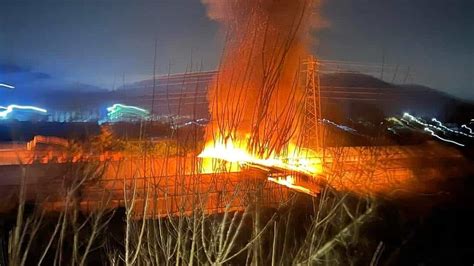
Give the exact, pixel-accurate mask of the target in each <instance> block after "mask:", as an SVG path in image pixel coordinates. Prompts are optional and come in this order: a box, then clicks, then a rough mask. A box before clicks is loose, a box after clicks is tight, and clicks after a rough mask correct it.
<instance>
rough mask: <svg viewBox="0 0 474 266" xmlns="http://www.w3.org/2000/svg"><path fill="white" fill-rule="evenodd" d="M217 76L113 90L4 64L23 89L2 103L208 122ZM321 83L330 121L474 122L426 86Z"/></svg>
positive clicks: (325, 77) (165, 79) (3, 70)
mask: <svg viewBox="0 0 474 266" xmlns="http://www.w3.org/2000/svg"><path fill="white" fill-rule="evenodd" d="M215 74H216V72H215V71H209V72H200V73H188V74H172V75H165V76H159V77H157V78H156V79H155V80H153V79H147V80H143V81H139V82H135V83H131V84H127V85H125V86H123V87H121V88H119V89H117V90H115V91H109V90H104V89H101V88H98V87H95V86H91V85H87V84H80V83H71V82H64V81H61V80H57V79H54V78H52V77H50V76H49V75H47V74H44V73H40V72H34V71H31V70H30V69H27V68H21V67H18V66H13V65H0V81H3V80H2V79H5V78H7V79H9V80H11V81H13V83H14V84H15V85H17V88H16V89H14V90H0V105H7V104H11V103H19V104H34V105H40V106H42V107H44V108H47V109H51V110H62V111H72V110H90V109H95V110H97V109H101V110H105V107H107V106H110V105H112V104H113V103H123V104H130V105H136V106H140V107H143V108H147V109H149V110H151V109H152V103H154V106H153V109H154V112H155V114H165V115H166V114H181V115H189V116H198V117H200V118H202V117H206V116H208V104H207V89H208V87H209V86H210V85H211V82H212V80H213V78H214V76H215ZM6 81H7V80H5V82H6ZM320 82H321V101H322V106H323V116H325V117H326V118H329V119H334V120H344V119H347V118H350V119H371V120H380V119H383V117H385V116H391V115H397V114H401V113H403V112H411V113H414V114H417V115H421V116H430V117H438V118H440V119H443V120H454V118H455V119H456V120H459V119H462V120H469V119H471V118H474V107H473V103H472V102H468V101H465V100H462V99H459V98H456V97H454V96H451V95H449V94H446V93H443V92H440V91H437V90H434V89H432V88H429V87H426V86H421V85H416V84H413V85H412V84H391V83H388V82H386V81H383V80H380V79H378V78H375V77H373V76H369V75H364V74H360V73H333V74H322V75H321V76H320ZM153 95H155V97H154V100H153Z"/></svg>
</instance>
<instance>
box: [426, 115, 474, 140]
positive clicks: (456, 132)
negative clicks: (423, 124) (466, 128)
mask: <svg viewBox="0 0 474 266" xmlns="http://www.w3.org/2000/svg"><path fill="white" fill-rule="evenodd" d="M431 121H433V122H435V123H437V124H438V125H439V126H440V127H441V128H444V129H446V130H447V131H449V132H452V133H454V134H459V135H463V136H466V137H469V138H474V136H473V135H470V134H466V133H464V132H460V131H456V130H452V129H450V128H448V127H447V126H445V125H443V123H441V121H439V120H438V119H436V118H433V119H431ZM461 127H462V126H461ZM471 134H472V133H471Z"/></svg>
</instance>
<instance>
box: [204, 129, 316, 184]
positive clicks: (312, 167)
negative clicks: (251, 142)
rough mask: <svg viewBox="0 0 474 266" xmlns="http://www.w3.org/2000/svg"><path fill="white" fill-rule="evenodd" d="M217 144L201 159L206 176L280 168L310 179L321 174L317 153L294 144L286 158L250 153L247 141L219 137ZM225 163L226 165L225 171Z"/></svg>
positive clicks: (209, 144) (209, 145)
mask: <svg viewBox="0 0 474 266" xmlns="http://www.w3.org/2000/svg"><path fill="white" fill-rule="evenodd" d="M215 140H216V141H208V142H207V143H206V146H205V148H204V150H203V151H202V152H201V154H199V155H198V157H199V158H203V163H202V172H203V173H215V172H221V171H231V172H238V171H240V170H241V167H242V166H245V165H255V166H260V167H270V168H277V169H281V170H282V171H291V172H296V173H301V174H305V175H309V176H316V175H318V174H320V173H321V172H322V163H321V159H320V156H318V154H317V153H316V152H314V151H312V150H309V149H303V148H299V147H297V146H296V145H294V144H292V143H290V144H289V145H288V147H287V149H286V151H285V154H275V153H272V154H269V155H268V156H266V157H265V158H262V157H261V156H257V155H255V154H252V153H251V152H249V149H248V147H247V143H248V140H237V141H233V140H231V139H228V140H224V139H223V138H222V137H217V138H215ZM222 162H224V167H223V168H222V166H223V164H222Z"/></svg>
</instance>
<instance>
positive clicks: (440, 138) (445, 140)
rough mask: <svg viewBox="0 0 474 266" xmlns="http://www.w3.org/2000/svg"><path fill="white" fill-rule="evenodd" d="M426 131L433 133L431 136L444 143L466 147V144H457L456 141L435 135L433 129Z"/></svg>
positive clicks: (426, 129)
mask: <svg viewBox="0 0 474 266" xmlns="http://www.w3.org/2000/svg"><path fill="white" fill-rule="evenodd" d="M425 131H428V132H430V133H431V136H433V137H436V138H438V139H439V140H442V141H444V142H449V143H452V144H456V145H458V146H461V147H464V146H465V145H464V144H462V143H459V142H456V141H454V140H450V139H445V138H442V137H440V136H438V135H436V133H434V131H433V130H431V129H429V128H427V127H425Z"/></svg>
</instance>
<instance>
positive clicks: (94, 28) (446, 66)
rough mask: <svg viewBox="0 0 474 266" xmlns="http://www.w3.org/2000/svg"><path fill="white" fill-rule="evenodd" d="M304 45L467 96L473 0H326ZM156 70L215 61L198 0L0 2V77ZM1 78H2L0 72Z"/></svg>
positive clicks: (99, 77)
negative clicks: (321, 21) (407, 71)
mask: <svg viewBox="0 0 474 266" xmlns="http://www.w3.org/2000/svg"><path fill="white" fill-rule="evenodd" d="M321 13H322V16H323V17H324V18H325V20H327V22H328V25H327V27H324V28H321V29H318V30H315V31H314V36H315V39H316V42H315V44H314V46H313V51H315V52H317V54H318V55H319V57H321V58H324V59H331V60H345V61H357V62H372V63H381V62H382V60H383V61H384V62H385V63H386V64H391V65H397V64H398V65H400V66H405V67H407V66H409V67H410V68H411V69H412V74H411V76H412V78H411V80H410V82H412V83H420V84H424V85H428V86H431V87H434V88H438V89H441V90H444V91H446V92H449V93H451V94H454V95H457V96H460V97H463V98H469V99H474V77H473V76H474V1H473V0H383V1H382V0H326V1H325V2H324V4H323V7H322V10H321ZM155 39H156V40H157V43H158V72H159V73H167V72H168V68H169V67H170V68H171V72H183V71H185V70H186V68H189V67H190V65H191V62H192V63H193V68H194V70H197V69H198V68H200V67H199V66H200V64H201V62H202V70H210V69H215V68H216V65H217V62H218V59H219V56H220V54H221V49H222V48H221V47H222V45H221V43H222V36H221V34H220V32H219V25H217V23H216V22H215V21H211V20H209V19H208V18H207V16H206V10H205V7H204V6H203V5H202V4H201V3H200V1H199V0H0V65H3V70H5V69H6V70H9V71H2V68H0V82H8V73H7V72H10V73H11V72H14V69H15V68H13V67H8V66H17V68H16V69H21V70H22V71H30V72H35V73H36V74H35V75H38V73H45V74H44V75H46V74H47V75H46V76H48V77H52V78H56V79H61V80H68V81H73V82H81V83H86V84H90V85H93V86H98V87H103V88H107V89H110V88H112V87H114V86H115V87H117V86H120V85H121V84H122V82H123V80H124V79H125V82H131V81H136V80H140V79H145V78H147V77H150V75H151V74H152V72H153V53H154V52H153V51H154V42H155ZM5 79H7V80H5Z"/></svg>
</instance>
